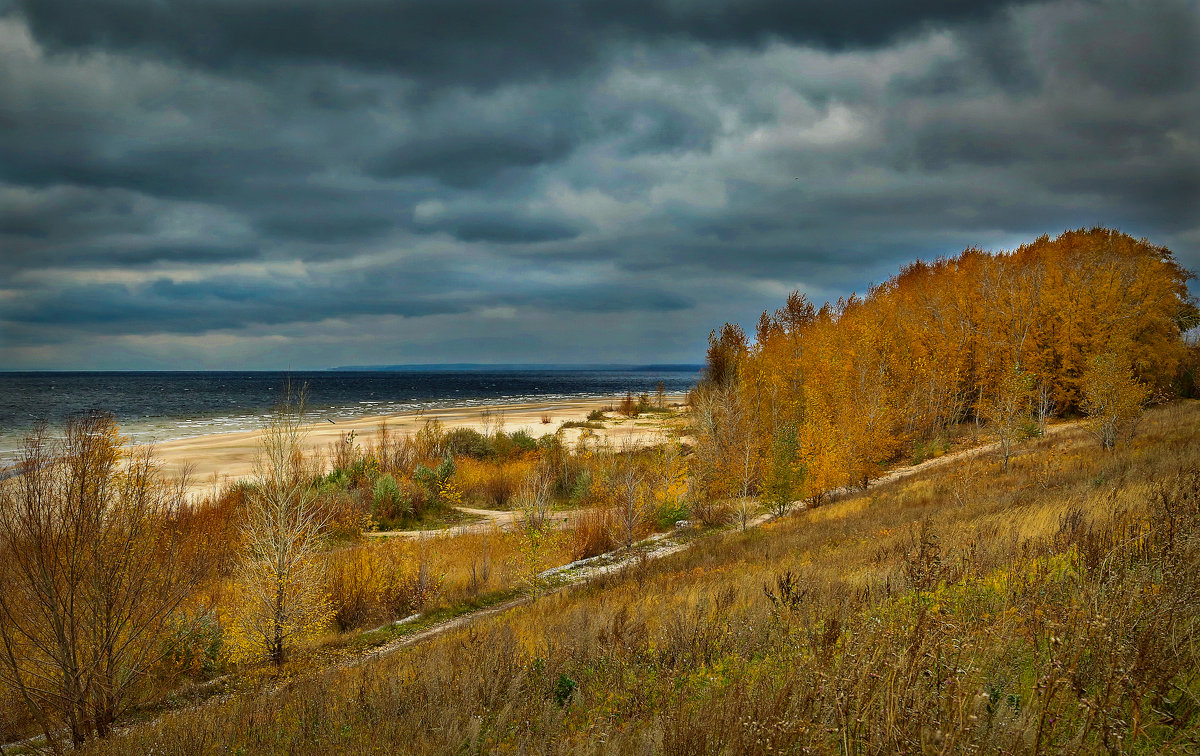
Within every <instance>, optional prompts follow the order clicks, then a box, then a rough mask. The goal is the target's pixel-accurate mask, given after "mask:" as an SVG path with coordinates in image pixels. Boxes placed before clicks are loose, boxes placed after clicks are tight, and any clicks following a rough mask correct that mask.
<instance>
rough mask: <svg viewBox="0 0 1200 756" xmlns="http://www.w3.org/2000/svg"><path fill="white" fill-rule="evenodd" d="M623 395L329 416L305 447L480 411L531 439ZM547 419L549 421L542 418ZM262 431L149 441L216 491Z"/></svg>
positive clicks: (466, 422)
mask: <svg viewBox="0 0 1200 756" xmlns="http://www.w3.org/2000/svg"><path fill="white" fill-rule="evenodd" d="M623 396H624V395H621V396H614V397H608V398H587V397H581V398H574V399H571V398H567V399H557V398H556V399H547V400H544V401H519V402H508V403H505V402H495V403H487V404H460V405H449V406H442V407H436V408H428V409H420V410H414V411H411V412H399V413H394V414H382V415H381V414H374V415H361V416H359V417H355V418H349V419H345V420H338V421H332V420H329V419H323V420H318V421H316V422H309V423H306V424H305V425H304V426H303V427H304V431H305V439H304V443H303V448H304V450H305V452H306V453H309V454H312V453H318V454H324V453H326V452H327V450H328V449H329V447H330V446H331V445H333V444H334V443H336V442H338V441H340V440H341V437H342V434H343V433H349V432H353V433H354V434H355V441H356V442H357V443H360V444H369V443H373V442H374V441H375V440H376V439H377V438H378V436H379V428H380V425H381V424H382V423H386V424H387V429H388V432H389V433H404V434H409V433H416V432H417V431H419V430H420V429H421V428H422V427H423V426H424V425H425V423H427V422H429V421H431V420H434V419H436V420H438V421H439V422H440V423H441V424H442V427H443V428H444V429H446V430H451V429H454V428H472V429H473V430H477V431H480V432H483V431H484V430H485V427H486V426H485V420H484V417H483V415H484V413H491V416H492V420H491V423H492V427H493V429H497V428H496V423H497V421H499V422H501V423H502V425H501V426H500V428H499V429H502V430H504V431H505V432H506V433H514V432H516V431H520V430H524V431H525V432H526V433H528V434H529V435H530V436H533V437H534V438H540V437H542V436H545V435H548V434H553V433H556V432H558V430H559V426H561V425H562V423H564V422H566V421H570V420H583V419H584V418H585V417H586V416H587V414H588V413H589V412H591V411H592V410H595V409H602V408H605V407H608V406H615V405H616V404H617V403H619V402H620V401H621V399H622V398H623ZM686 396H687V395H686V394H679V393H675V394H667V395H666V396H665V400H666V402H667V405H668V406H672V405H678V404H681V403H682V402H684V401H685V400H686ZM543 415H548V416H549V417H550V422H549V423H544V422H542V416H543ZM606 426H607V427H605V428H604V429H601V430H597V431H593V432H594V433H595V434H596V435H597V436H598V437H601V438H607V439H612V440H614V441H618V442H620V441H624V440H629V441H631V442H634V443H645V442H647V441H649V440H651V439H652V438H653V437H657V436H659V435H661V433H662V430H661V428H659V427H657V424H655V425H654V426H651V425H647V424H644V423H643V424H641V425H639V424H637V422H636V420H629V419H624V418H623V419H621V420H620V421H616V420H610V421H609V422H608V423H606ZM562 432H563V434H564V440H565V441H567V442H568V443H575V442H576V441H578V439H579V437H580V436H581V435H583V433H584V430H583V429H580V428H568V429H564V430H563V431H562ZM261 433H262V431H261V429H253V430H237V431H222V432H217V433H205V434H200V435H196V436H187V437H182V438H176V439H173V440H170V441H162V442H159V443H155V444H147V446H150V447H151V448H152V449H153V450H154V457H155V459H156V460H157V461H158V463H159V465H160V466H161V467H162V469H163V471H164V472H165V473H166V474H167V476H168V477H170V478H172V479H175V478H178V477H179V476H180V475H181V474H185V473H186V474H187V476H188V485H187V489H186V490H187V492H188V493H189V494H192V495H195V494H204V493H210V492H215V491H216V490H217V489H219V488H220V487H221V486H222V485H225V484H226V483H228V482H231V481H235V480H239V479H241V478H245V477H248V476H249V475H251V474H252V473H253V468H254V457H255V454H256V452H257V448H258V439H259V437H260V435H261Z"/></svg>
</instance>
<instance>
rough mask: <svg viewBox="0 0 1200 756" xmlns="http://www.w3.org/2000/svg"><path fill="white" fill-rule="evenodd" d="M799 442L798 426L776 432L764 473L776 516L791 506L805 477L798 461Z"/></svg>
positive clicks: (765, 491)
mask: <svg viewBox="0 0 1200 756" xmlns="http://www.w3.org/2000/svg"><path fill="white" fill-rule="evenodd" d="M799 450H800V442H799V439H798V438H797V436H796V429H795V428H793V427H791V426H789V427H786V428H782V429H780V430H779V432H777V433H776V434H775V438H774V440H773V441H772V442H771V456H770V459H769V460H768V464H767V470H766V473H765V474H764V475H763V485H762V489H763V498H764V499H765V500H766V503H767V505H768V506H769V507H770V508H771V511H772V512H774V513H775V516H776V517H783V516H784V515H786V514H787V513H788V511H789V510H790V509H791V508H792V502H793V501H795V499H796V493H797V491H798V490H799V488H800V483H801V481H802V480H803V477H804V476H803V468H801V467H800V465H799V464H798V463H797V461H796V455H797V453H798V452H799Z"/></svg>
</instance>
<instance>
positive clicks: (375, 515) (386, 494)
mask: <svg viewBox="0 0 1200 756" xmlns="http://www.w3.org/2000/svg"><path fill="white" fill-rule="evenodd" d="M412 510H413V505H412V499H411V498H410V497H409V496H408V494H407V493H406V492H405V491H404V490H403V489H402V488H401V487H400V484H399V483H398V482H396V479H395V478H393V477H392V476H391V475H381V476H379V478H377V479H376V480H375V487H374V490H373V491H372V499H371V519H373V520H375V521H376V522H377V523H380V524H381V525H390V524H392V523H395V522H396V521H397V520H400V519H402V518H403V517H405V516H406V515H409V514H411V513H412Z"/></svg>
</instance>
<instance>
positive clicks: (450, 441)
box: [445, 428, 495, 459]
mask: <svg viewBox="0 0 1200 756" xmlns="http://www.w3.org/2000/svg"><path fill="white" fill-rule="evenodd" d="M445 444H446V447H445V448H446V453H447V454H452V455H455V456H457V455H459V454H462V455H464V456H467V457H472V458H474V459H490V458H491V457H492V456H493V455H494V453H495V450H494V449H493V448H492V444H491V443H490V442H489V441H488V439H487V437H486V436H484V435H483V434H482V433H480V432H479V431H477V430H474V429H472V428H455V429H454V430H452V431H450V432H449V433H447V434H446V440H445Z"/></svg>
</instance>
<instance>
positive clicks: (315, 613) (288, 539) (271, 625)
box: [236, 387, 332, 665]
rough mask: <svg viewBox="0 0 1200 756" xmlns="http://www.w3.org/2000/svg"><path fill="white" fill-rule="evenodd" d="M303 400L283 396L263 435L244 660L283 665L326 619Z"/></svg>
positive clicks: (243, 626)
mask: <svg viewBox="0 0 1200 756" xmlns="http://www.w3.org/2000/svg"><path fill="white" fill-rule="evenodd" d="M304 436H305V432H304V392H303V391H301V392H300V393H299V394H293V393H292V391H291V389H290V387H289V388H288V389H285V391H284V395H283V397H282V398H281V399H280V401H279V403H278V405H277V406H276V408H275V410H274V412H272V414H271V416H270V417H269V419H268V421H267V423H266V424H265V426H264V428H263V430H262V438H261V440H260V442H259V449H258V458H257V459H256V461H255V486H254V490H253V494H252V495H251V496H250V497H249V501H248V502H247V506H246V512H245V517H244V521H243V525H242V535H243V538H244V542H245V553H244V555H243V562H242V570H241V575H240V580H239V587H240V590H241V595H240V598H241V600H242V603H241V610H240V611H239V612H238V615H237V619H236V624H237V626H238V629H239V630H240V631H241V632H240V634H239V638H240V641H241V644H242V645H243V648H241V649H240V651H241V652H242V653H241V654H240V655H241V656H244V657H246V658H253V657H254V656H258V655H261V656H265V657H266V658H268V659H270V660H271V661H272V662H274V663H275V664H277V665H278V664H282V663H283V661H284V658H285V655H286V653H287V651H288V650H289V648H291V647H292V646H293V645H294V644H295V643H296V642H298V641H299V640H301V639H303V638H304V637H306V636H312V635H315V634H316V633H318V632H320V631H321V630H322V629H323V628H324V627H325V626H326V625H327V624H328V621H329V618H330V616H331V614H332V612H331V608H330V603H329V599H328V597H327V596H326V595H325V594H324V593H323V592H322V589H321V586H322V585H323V580H322V579H321V578H322V577H323V566H322V563H321V562H320V561H319V560H318V559H317V555H318V552H319V551H320V549H321V544H322V531H323V530H324V527H325V525H326V517H325V516H324V515H323V514H322V513H321V512H320V510H318V508H317V507H315V506H314V498H315V492H314V490H313V488H312V480H313V478H314V477H315V474H316V472H317V471H316V470H315V469H314V468H313V466H312V465H311V464H310V463H309V461H308V460H307V459H306V458H305V455H304V453H303V450H302V442H303V439H304Z"/></svg>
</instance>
